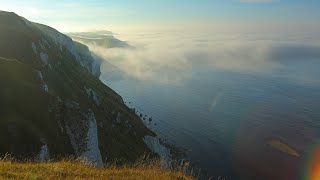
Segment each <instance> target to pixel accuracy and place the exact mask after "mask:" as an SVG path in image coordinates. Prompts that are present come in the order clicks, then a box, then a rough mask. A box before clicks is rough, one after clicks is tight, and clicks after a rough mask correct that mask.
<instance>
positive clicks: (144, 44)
mask: <svg viewBox="0 0 320 180" xmlns="http://www.w3.org/2000/svg"><path fill="white" fill-rule="evenodd" d="M119 37H120V39H121V40H125V41H128V43H129V44H130V45H131V46H133V47H134V48H109V49H107V48H105V47H102V46H97V45H96V44H92V43H91V44H87V45H88V46H89V47H90V50H91V51H93V52H94V53H95V54H97V55H99V56H100V57H102V58H103V59H105V60H107V61H108V63H107V64H105V66H104V67H103V69H102V70H105V71H108V70H110V68H111V67H112V68H113V69H117V70H119V71H121V72H122V73H123V74H125V75H126V76H129V77H131V78H134V79H138V80H152V81H159V82H163V83H181V82H183V81H184V80H186V79H188V78H189V77H190V76H191V75H192V73H194V72H196V71H197V69H199V68H209V69H214V70H223V71H232V72H242V73H243V72H245V73H271V72H274V71H280V70H283V69H285V68H286V66H287V64H288V63H293V62H297V61H298V62H299V61H300V62H301V61H308V60H309V59H318V60H320V46H316V45H315V43H313V42H311V41H308V39H307V37H308V36H305V35H299V36H297V35H295V36H289V35H288V36H284V37H286V38H284V37H283V36H272V35H269V36H268V35H263V36H259V35H245V34H239V35H235V34H232V35H230V34H227V35H212V34H182V33H149V34H122V35H119Z"/></svg>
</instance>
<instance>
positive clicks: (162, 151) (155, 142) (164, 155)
mask: <svg viewBox="0 0 320 180" xmlns="http://www.w3.org/2000/svg"><path fill="white" fill-rule="evenodd" d="M143 140H144V142H145V143H146V145H147V146H148V147H149V148H150V149H151V151H152V152H153V153H156V154H158V155H159V156H160V158H161V160H162V166H164V167H166V168H170V166H171V161H172V157H171V153H170V151H169V149H168V148H166V147H165V146H163V145H162V144H161V143H160V140H159V139H158V138H157V137H153V136H145V137H144V138H143Z"/></svg>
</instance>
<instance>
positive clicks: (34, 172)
mask: <svg viewBox="0 0 320 180" xmlns="http://www.w3.org/2000/svg"><path fill="white" fill-rule="evenodd" d="M0 179H113V180H117V179H121V180H122V179H152V180H153V179H155V180H156V179H161V180H166V179H168V180H169V179H179V180H191V179H192V178H191V177H189V176H186V175H184V174H183V173H181V172H174V171H164V170H161V168H160V166H158V165H154V166H143V165H137V166H132V167H115V166H109V167H106V168H101V169H97V168H94V167H93V166H90V165H85V164H84V163H81V162H74V161H60V162H47V163H32V162H29V163H28V162H27V163H18V162H15V161H7V160H3V161H0Z"/></svg>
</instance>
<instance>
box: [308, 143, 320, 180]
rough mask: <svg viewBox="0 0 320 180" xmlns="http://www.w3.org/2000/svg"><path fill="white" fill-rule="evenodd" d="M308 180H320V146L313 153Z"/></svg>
mask: <svg viewBox="0 0 320 180" xmlns="http://www.w3.org/2000/svg"><path fill="white" fill-rule="evenodd" d="M307 179H308V180H320V146H317V147H316V148H315V149H314V151H313V152H312V156H311V159H310V165H309V169H308V178H307Z"/></svg>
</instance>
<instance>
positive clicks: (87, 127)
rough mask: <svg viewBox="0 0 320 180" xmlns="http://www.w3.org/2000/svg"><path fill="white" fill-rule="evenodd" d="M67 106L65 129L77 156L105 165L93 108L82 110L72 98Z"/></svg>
mask: <svg viewBox="0 0 320 180" xmlns="http://www.w3.org/2000/svg"><path fill="white" fill-rule="evenodd" d="M65 107H66V114H65V119H64V122H65V129H66V132H67V134H68V136H69V138H70V142H71V145H72V147H73V149H74V151H75V154H76V156H78V157H81V158H84V159H86V160H88V161H90V162H92V163H94V164H96V165H97V166H100V167H101V166H103V162H102V158H101V154H100V149H99V141H98V135H97V132H98V128H97V121H96V118H95V115H94V113H93V112H92V111H91V109H88V110H86V111H82V110H80V107H79V104H78V103H76V102H74V101H70V100H68V101H66V102H65Z"/></svg>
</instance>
